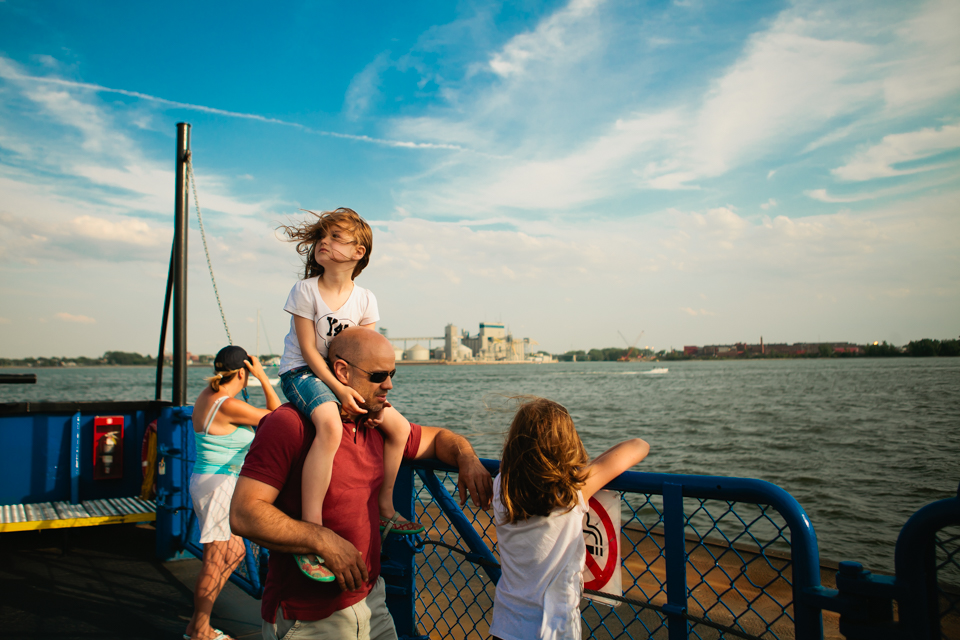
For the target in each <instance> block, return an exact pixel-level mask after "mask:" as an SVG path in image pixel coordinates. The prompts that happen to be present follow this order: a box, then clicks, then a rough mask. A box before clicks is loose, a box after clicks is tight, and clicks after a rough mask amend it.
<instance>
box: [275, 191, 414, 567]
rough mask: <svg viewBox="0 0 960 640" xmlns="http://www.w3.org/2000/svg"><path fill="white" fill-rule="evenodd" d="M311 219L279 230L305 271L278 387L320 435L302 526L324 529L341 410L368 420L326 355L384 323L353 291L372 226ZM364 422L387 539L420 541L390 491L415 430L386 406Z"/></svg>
mask: <svg viewBox="0 0 960 640" xmlns="http://www.w3.org/2000/svg"><path fill="white" fill-rule="evenodd" d="M309 213H313V212H312V211H311V212H309ZM313 215H314V216H316V219H315V220H307V221H305V222H303V223H301V224H300V225H295V226H284V227H282V229H283V230H284V232H285V233H286V235H287V237H288V238H289V239H290V240H292V241H295V242H297V252H298V253H300V254H301V255H302V256H304V258H305V261H306V266H305V268H304V275H303V280H300V281H299V282H297V283H296V284H295V285H294V286H293V289H292V290H291V291H290V295H289V296H288V297H287V303H286V305H284V307H283V308H284V310H285V311H287V312H288V313H290V332H289V333H288V334H287V337H286V339H285V340H284V344H283V357H282V358H281V360H280V381H281V385H282V389H283V393H284V395H285V396H286V397H287V399H288V400H289V401H290V402H291V403H293V405H294V406H296V407H297V409H299V410H300V411H301V412H302V413H303V414H304V415H307V416H309V417H310V420H311V422H312V423H313V425H314V426H315V427H316V431H317V435H316V438H315V439H314V441H313V444H312V445H311V447H310V451H309V452H308V453H307V457H306V460H305V461H304V465H303V478H302V488H303V505H302V506H303V515H302V519H303V520H304V521H307V522H313V523H315V524H323V499H324V497H325V496H326V493H327V489H328V488H329V486H330V478H331V474H332V467H333V458H334V455H335V454H336V452H337V449H338V448H339V447H340V438H341V436H342V435H343V424H342V422H341V419H340V414H341V410H342V411H343V413H345V414H348V415H352V416H361V415H363V414H366V413H367V411H366V409H365V408H364V407H363V396H362V395H360V393H358V392H357V391H355V390H354V389H352V388H350V387H347V386H345V385H343V384H341V383H340V381H338V380H337V378H336V377H335V376H334V375H333V372H332V371H331V367H330V365H328V363H327V360H326V358H327V350H328V348H329V344H330V341H331V340H332V339H333V338H334V336H336V335H337V334H339V333H340V332H341V331H343V330H344V329H345V328H347V327H350V326H360V327H366V328H369V329H374V328H375V327H376V323H377V321H378V320H379V319H380V315H379V312H378V310H377V299H376V297H374V295H373V293H372V292H370V291H369V290H367V289H363V288H362V287H359V286H357V285H356V284H354V279H355V278H356V277H357V276H358V275H360V272H361V271H363V269H364V267H366V266H367V264H368V263H369V262H370V253H371V251H372V249H373V232H372V231H371V229H370V225H368V224H367V222H366V221H365V220H364V219H363V218H361V217H360V216H359V215H358V214H357V213H356V212H355V211H353V210H352V209H347V208H339V209H336V210H335V211H325V212H323V213H320V214H316V213H313ZM347 364H348V365H349V366H351V367H355V366H356V365H355V364H351V363H349V362H348V363H347ZM361 375H363V374H361ZM368 375H369V374H368ZM374 375H377V374H374ZM391 375H392V374H391ZM364 417H365V418H366V420H367V425H368V426H373V427H376V428H379V429H380V431H381V432H382V433H383V439H384V446H383V466H384V477H383V486H382V487H381V491H380V496H379V507H380V528H381V531H384V535H385V534H386V533H389V532H391V531H392V532H394V533H399V534H414V533H420V532H421V531H423V527H422V526H420V525H419V524H417V523H414V522H408V521H406V520H404V519H403V518H402V517H401V516H400V514H399V513H397V512H396V511H395V510H394V508H393V486H394V483H395V482H396V479H397V471H398V470H399V468H400V461H401V459H402V457H403V447H404V445H405V444H406V441H407V438H408V437H409V434H410V423H409V422H407V420H406V419H405V418H404V417H403V416H402V415H400V413H399V412H398V411H397V410H396V409H393V408H392V407H390V406H389V405H388V406H387V407H386V408H385V409H384V410H383V412H382V414H380V415H367V416H364ZM355 419H356V418H355ZM296 560H297V563H298V565H299V566H300V569H301V570H302V571H303V572H304V573H305V574H306V575H307V576H308V577H310V578H312V579H314V580H319V581H321V582H330V581H332V580H334V575H333V573H331V572H330V571H329V570H327V569H326V568H325V567H323V566H322V565H323V559H322V558H318V557H317V556H313V555H307V556H296Z"/></svg>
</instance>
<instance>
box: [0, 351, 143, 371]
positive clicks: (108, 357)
mask: <svg viewBox="0 0 960 640" xmlns="http://www.w3.org/2000/svg"><path fill="white" fill-rule="evenodd" d="M138 364H139V365H155V364H157V359H156V358H154V357H152V356H142V355H140V354H139V353H131V352H127V351H107V352H106V353H104V354H103V355H102V356H100V357H99V358H87V357H85V356H79V357H76V358H56V357H54V358H0V367H94V366H104V365H127V366H129V365H138Z"/></svg>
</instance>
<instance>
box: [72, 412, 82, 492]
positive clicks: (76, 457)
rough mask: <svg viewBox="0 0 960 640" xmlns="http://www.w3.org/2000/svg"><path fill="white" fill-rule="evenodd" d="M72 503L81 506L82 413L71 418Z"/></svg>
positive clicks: (77, 413)
mask: <svg viewBox="0 0 960 640" xmlns="http://www.w3.org/2000/svg"><path fill="white" fill-rule="evenodd" d="M71 423H72V429H71V438H70V453H71V454H72V455H71V456H70V503H71V504H80V412H79V411H78V412H76V413H75V414H73V418H71Z"/></svg>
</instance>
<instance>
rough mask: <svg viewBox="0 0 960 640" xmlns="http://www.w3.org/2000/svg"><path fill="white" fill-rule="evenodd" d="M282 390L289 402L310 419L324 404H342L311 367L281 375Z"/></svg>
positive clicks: (292, 370)
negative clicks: (314, 373)
mask: <svg viewBox="0 0 960 640" xmlns="http://www.w3.org/2000/svg"><path fill="white" fill-rule="evenodd" d="M280 388H281V389H282V390H283V395H285V396H286V397H287V400H289V401H290V402H291V403H292V404H293V406H295V407H296V408H297V409H299V410H300V412H301V413H303V414H304V415H305V416H307V417H308V418H309V417H310V414H311V413H313V410H314V409H316V408H317V407H319V406H320V405H322V404H323V403H324V402H336V403H338V404H339V402H340V401H339V400H338V399H337V394H335V393H334V392H333V391H331V390H330V387H328V386H327V385H325V384H324V383H323V380H321V379H320V378H318V377H317V376H315V375H313V371H311V370H310V367H300V368H299V369H291V370H290V371H287V372H286V373H282V374H280Z"/></svg>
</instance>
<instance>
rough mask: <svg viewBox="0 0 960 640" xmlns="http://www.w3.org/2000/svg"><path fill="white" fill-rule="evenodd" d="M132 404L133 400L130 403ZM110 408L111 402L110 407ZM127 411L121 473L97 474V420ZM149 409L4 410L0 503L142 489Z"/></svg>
mask: <svg viewBox="0 0 960 640" xmlns="http://www.w3.org/2000/svg"><path fill="white" fill-rule="evenodd" d="M126 404H127V405H128V406H129V404H130V403H126ZM108 409H109V407H108ZM95 415H122V416H124V437H123V455H124V458H123V477H122V478H120V479H111V480H94V479H93V442H92V440H93V419H94V417H95ZM151 419H152V416H151V415H149V414H148V412H147V411H146V410H142V411H137V410H133V411H131V410H129V409H128V410H126V411H113V412H110V411H109V410H108V411H104V410H99V411H98V412H97V413H96V414H94V413H90V414H87V413H83V412H81V413H79V414H78V413H77V412H76V411H65V412H63V413H33V412H30V413H24V414H21V415H10V414H5V415H0V504H28V503H36V502H59V501H73V500H74V499H76V500H80V501H83V500H102V499H106V498H123V497H129V496H134V495H139V494H140V485H141V483H142V480H143V475H142V469H141V465H140V450H141V445H142V442H143V432H144V430H145V428H146V425H147V423H148V422H149V420H151Z"/></svg>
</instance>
